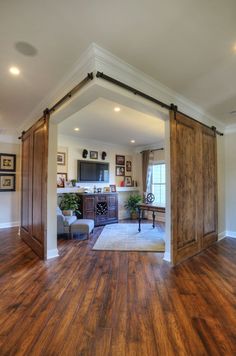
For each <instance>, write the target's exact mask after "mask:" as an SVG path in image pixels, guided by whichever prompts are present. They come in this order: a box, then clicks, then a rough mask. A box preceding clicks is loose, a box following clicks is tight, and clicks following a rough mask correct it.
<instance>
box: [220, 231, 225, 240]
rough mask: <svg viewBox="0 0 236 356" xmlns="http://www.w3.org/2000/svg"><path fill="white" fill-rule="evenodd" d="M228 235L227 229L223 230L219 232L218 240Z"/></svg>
mask: <svg viewBox="0 0 236 356" xmlns="http://www.w3.org/2000/svg"><path fill="white" fill-rule="evenodd" d="M225 237H226V231H222V232H220V233H219V234H218V241H220V240H222V239H224V238H225Z"/></svg>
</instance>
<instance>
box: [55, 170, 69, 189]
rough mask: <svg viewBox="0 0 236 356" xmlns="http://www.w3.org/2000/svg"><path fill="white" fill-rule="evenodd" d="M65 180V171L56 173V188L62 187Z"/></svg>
mask: <svg viewBox="0 0 236 356" xmlns="http://www.w3.org/2000/svg"><path fill="white" fill-rule="evenodd" d="M66 181H67V173H57V188H64V187H65V182H66Z"/></svg>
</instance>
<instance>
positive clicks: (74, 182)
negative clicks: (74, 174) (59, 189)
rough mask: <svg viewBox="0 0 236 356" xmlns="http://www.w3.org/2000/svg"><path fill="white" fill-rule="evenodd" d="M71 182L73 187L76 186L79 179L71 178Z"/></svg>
mask: <svg viewBox="0 0 236 356" xmlns="http://www.w3.org/2000/svg"><path fill="white" fill-rule="evenodd" d="M70 182H71V184H72V187H75V186H76V183H77V180H76V179H71V181H70Z"/></svg>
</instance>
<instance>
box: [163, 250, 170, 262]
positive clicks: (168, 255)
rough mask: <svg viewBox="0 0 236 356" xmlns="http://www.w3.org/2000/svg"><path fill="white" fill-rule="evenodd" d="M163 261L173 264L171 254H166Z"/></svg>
mask: <svg viewBox="0 0 236 356" xmlns="http://www.w3.org/2000/svg"><path fill="white" fill-rule="evenodd" d="M163 260H164V261H167V262H171V256H170V252H165V253H164V257H163Z"/></svg>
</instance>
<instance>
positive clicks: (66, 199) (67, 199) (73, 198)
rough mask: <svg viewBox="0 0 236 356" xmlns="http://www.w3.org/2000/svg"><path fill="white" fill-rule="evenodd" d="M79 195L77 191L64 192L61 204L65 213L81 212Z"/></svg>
mask: <svg viewBox="0 0 236 356" xmlns="http://www.w3.org/2000/svg"><path fill="white" fill-rule="evenodd" d="M79 201H80V199H79V196H78V195H77V194H75V193H64V194H63V196H62V199H61V202H60V204H59V206H60V209H61V210H62V213H63V215H66V216H71V215H73V214H74V213H75V214H76V215H79V214H80V211H79V210H78V209H79Z"/></svg>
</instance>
